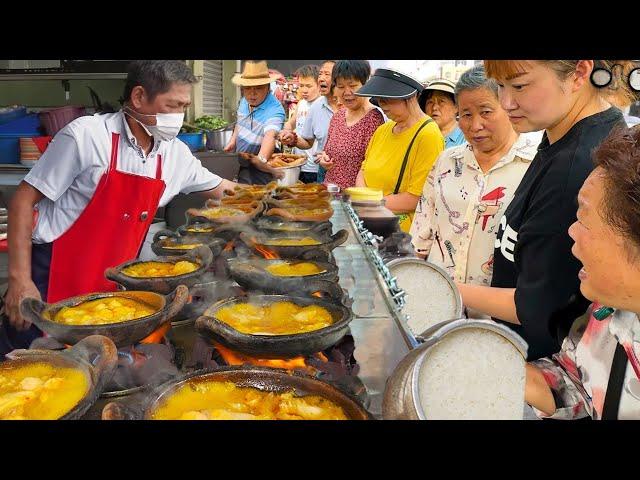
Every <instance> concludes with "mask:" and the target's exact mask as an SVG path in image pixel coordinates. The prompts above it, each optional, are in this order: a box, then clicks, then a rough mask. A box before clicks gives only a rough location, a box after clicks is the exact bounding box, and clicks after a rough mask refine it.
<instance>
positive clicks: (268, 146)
mask: <svg viewBox="0 0 640 480" xmlns="http://www.w3.org/2000/svg"><path fill="white" fill-rule="evenodd" d="M276 135H277V132H276V131H275V130H268V131H267V132H266V133H265V134H264V138H263V139H262V144H261V145H260V151H259V152H258V155H260V156H261V157H262V158H266V159H269V158H271V155H273V152H274V150H275V149H276ZM258 155H252V156H251V157H250V160H249V161H250V162H251V164H252V165H253V166H254V167H256V168H257V169H258V170H260V171H262V172H267V173H273V168H271V167H270V166H269V165H267V164H266V163H262V162H261V161H260V160H259V159H258Z"/></svg>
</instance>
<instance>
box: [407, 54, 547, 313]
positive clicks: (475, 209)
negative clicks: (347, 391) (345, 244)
mask: <svg viewBox="0 0 640 480" xmlns="http://www.w3.org/2000/svg"><path fill="white" fill-rule="evenodd" d="M455 92H456V96H457V98H458V107H459V109H460V110H459V112H460V121H459V124H460V127H461V128H462V131H463V133H464V136H465V138H466V139H467V141H468V142H469V143H468V145H463V146H457V147H453V148H449V149H447V150H445V151H444V152H443V153H442V154H441V155H440V156H439V157H438V159H437V161H436V164H435V166H434V168H433V170H432V171H431V174H430V175H429V177H428V179H427V181H426V182H425V184H424V190H423V193H422V197H421V200H420V203H419V205H418V207H417V209H416V215H415V218H414V220H413V224H412V225H411V236H412V242H413V246H414V248H415V249H416V253H417V254H418V255H419V256H421V257H426V258H427V260H428V261H429V262H431V263H433V264H435V265H438V266H439V267H441V268H443V269H444V270H445V271H447V272H448V273H449V275H450V276H451V278H452V279H453V280H454V281H456V282H460V283H470V284H476V285H485V286H489V285H491V276H492V272H493V249H494V243H495V238H496V231H497V229H498V225H499V223H500V218H501V217H502V214H503V213H504V211H505V210H506V209H507V207H508V206H509V203H510V202H511V200H512V199H513V195H514V193H515V191H516V189H517V188H518V185H519V184H520V180H522V177H523V175H524V174H525V172H526V171H527V169H528V168H529V165H530V164H531V160H533V157H534V156H535V154H536V147H537V145H538V143H539V141H540V138H539V135H533V136H532V135H530V134H518V133H516V132H515V131H514V130H513V127H512V126H511V122H509V117H508V116H507V112H505V111H504V110H503V109H502V107H501V106H500V101H499V100H498V85H497V84H496V82H495V81H494V80H490V79H488V78H487V77H486V76H485V73H484V67H482V66H481V65H479V66H476V67H473V68H471V69H469V70H467V71H466V72H464V73H463V74H462V76H461V77H460V80H458V83H457V85H456V89H455ZM468 314H469V316H470V317H473V318H479V317H481V316H482V314H481V313H479V312H476V311H470V312H468Z"/></svg>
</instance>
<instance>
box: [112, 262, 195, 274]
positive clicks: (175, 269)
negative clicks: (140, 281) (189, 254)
mask: <svg viewBox="0 0 640 480" xmlns="http://www.w3.org/2000/svg"><path fill="white" fill-rule="evenodd" d="M198 268H200V265H198V264H197V263H195V262H188V261H186V260H182V261H179V262H176V263H171V262H141V263H136V264H135V265H129V266H128V267H125V268H123V269H122V273H124V274H125V275H128V276H129V277H136V278H141V277H142V278H150V277H176V276H178V275H184V274H185V273H191V272H195V271H196V270H198Z"/></svg>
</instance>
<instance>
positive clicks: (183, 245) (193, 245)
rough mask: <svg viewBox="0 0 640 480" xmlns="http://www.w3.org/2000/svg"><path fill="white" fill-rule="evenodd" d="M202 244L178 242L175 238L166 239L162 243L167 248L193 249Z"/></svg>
mask: <svg viewBox="0 0 640 480" xmlns="http://www.w3.org/2000/svg"><path fill="white" fill-rule="evenodd" d="M200 246H202V243H177V242H176V241H175V240H165V241H164V242H163V243H162V248H166V249H167V250H191V249H193V248H197V247H200Z"/></svg>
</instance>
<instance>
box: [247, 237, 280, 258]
mask: <svg viewBox="0 0 640 480" xmlns="http://www.w3.org/2000/svg"><path fill="white" fill-rule="evenodd" d="M253 240H254V244H253V248H255V249H256V250H257V251H258V252H259V253H260V254H261V255H262V256H263V257H264V258H266V259H267V260H275V259H277V258H280V255H278V254H277V253H276V252H274V251H273V250H271V249H269V248H267V247H265V246H264V245H261V244H259V243H257V242H256V241H255V239H253Z"/></svg>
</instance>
